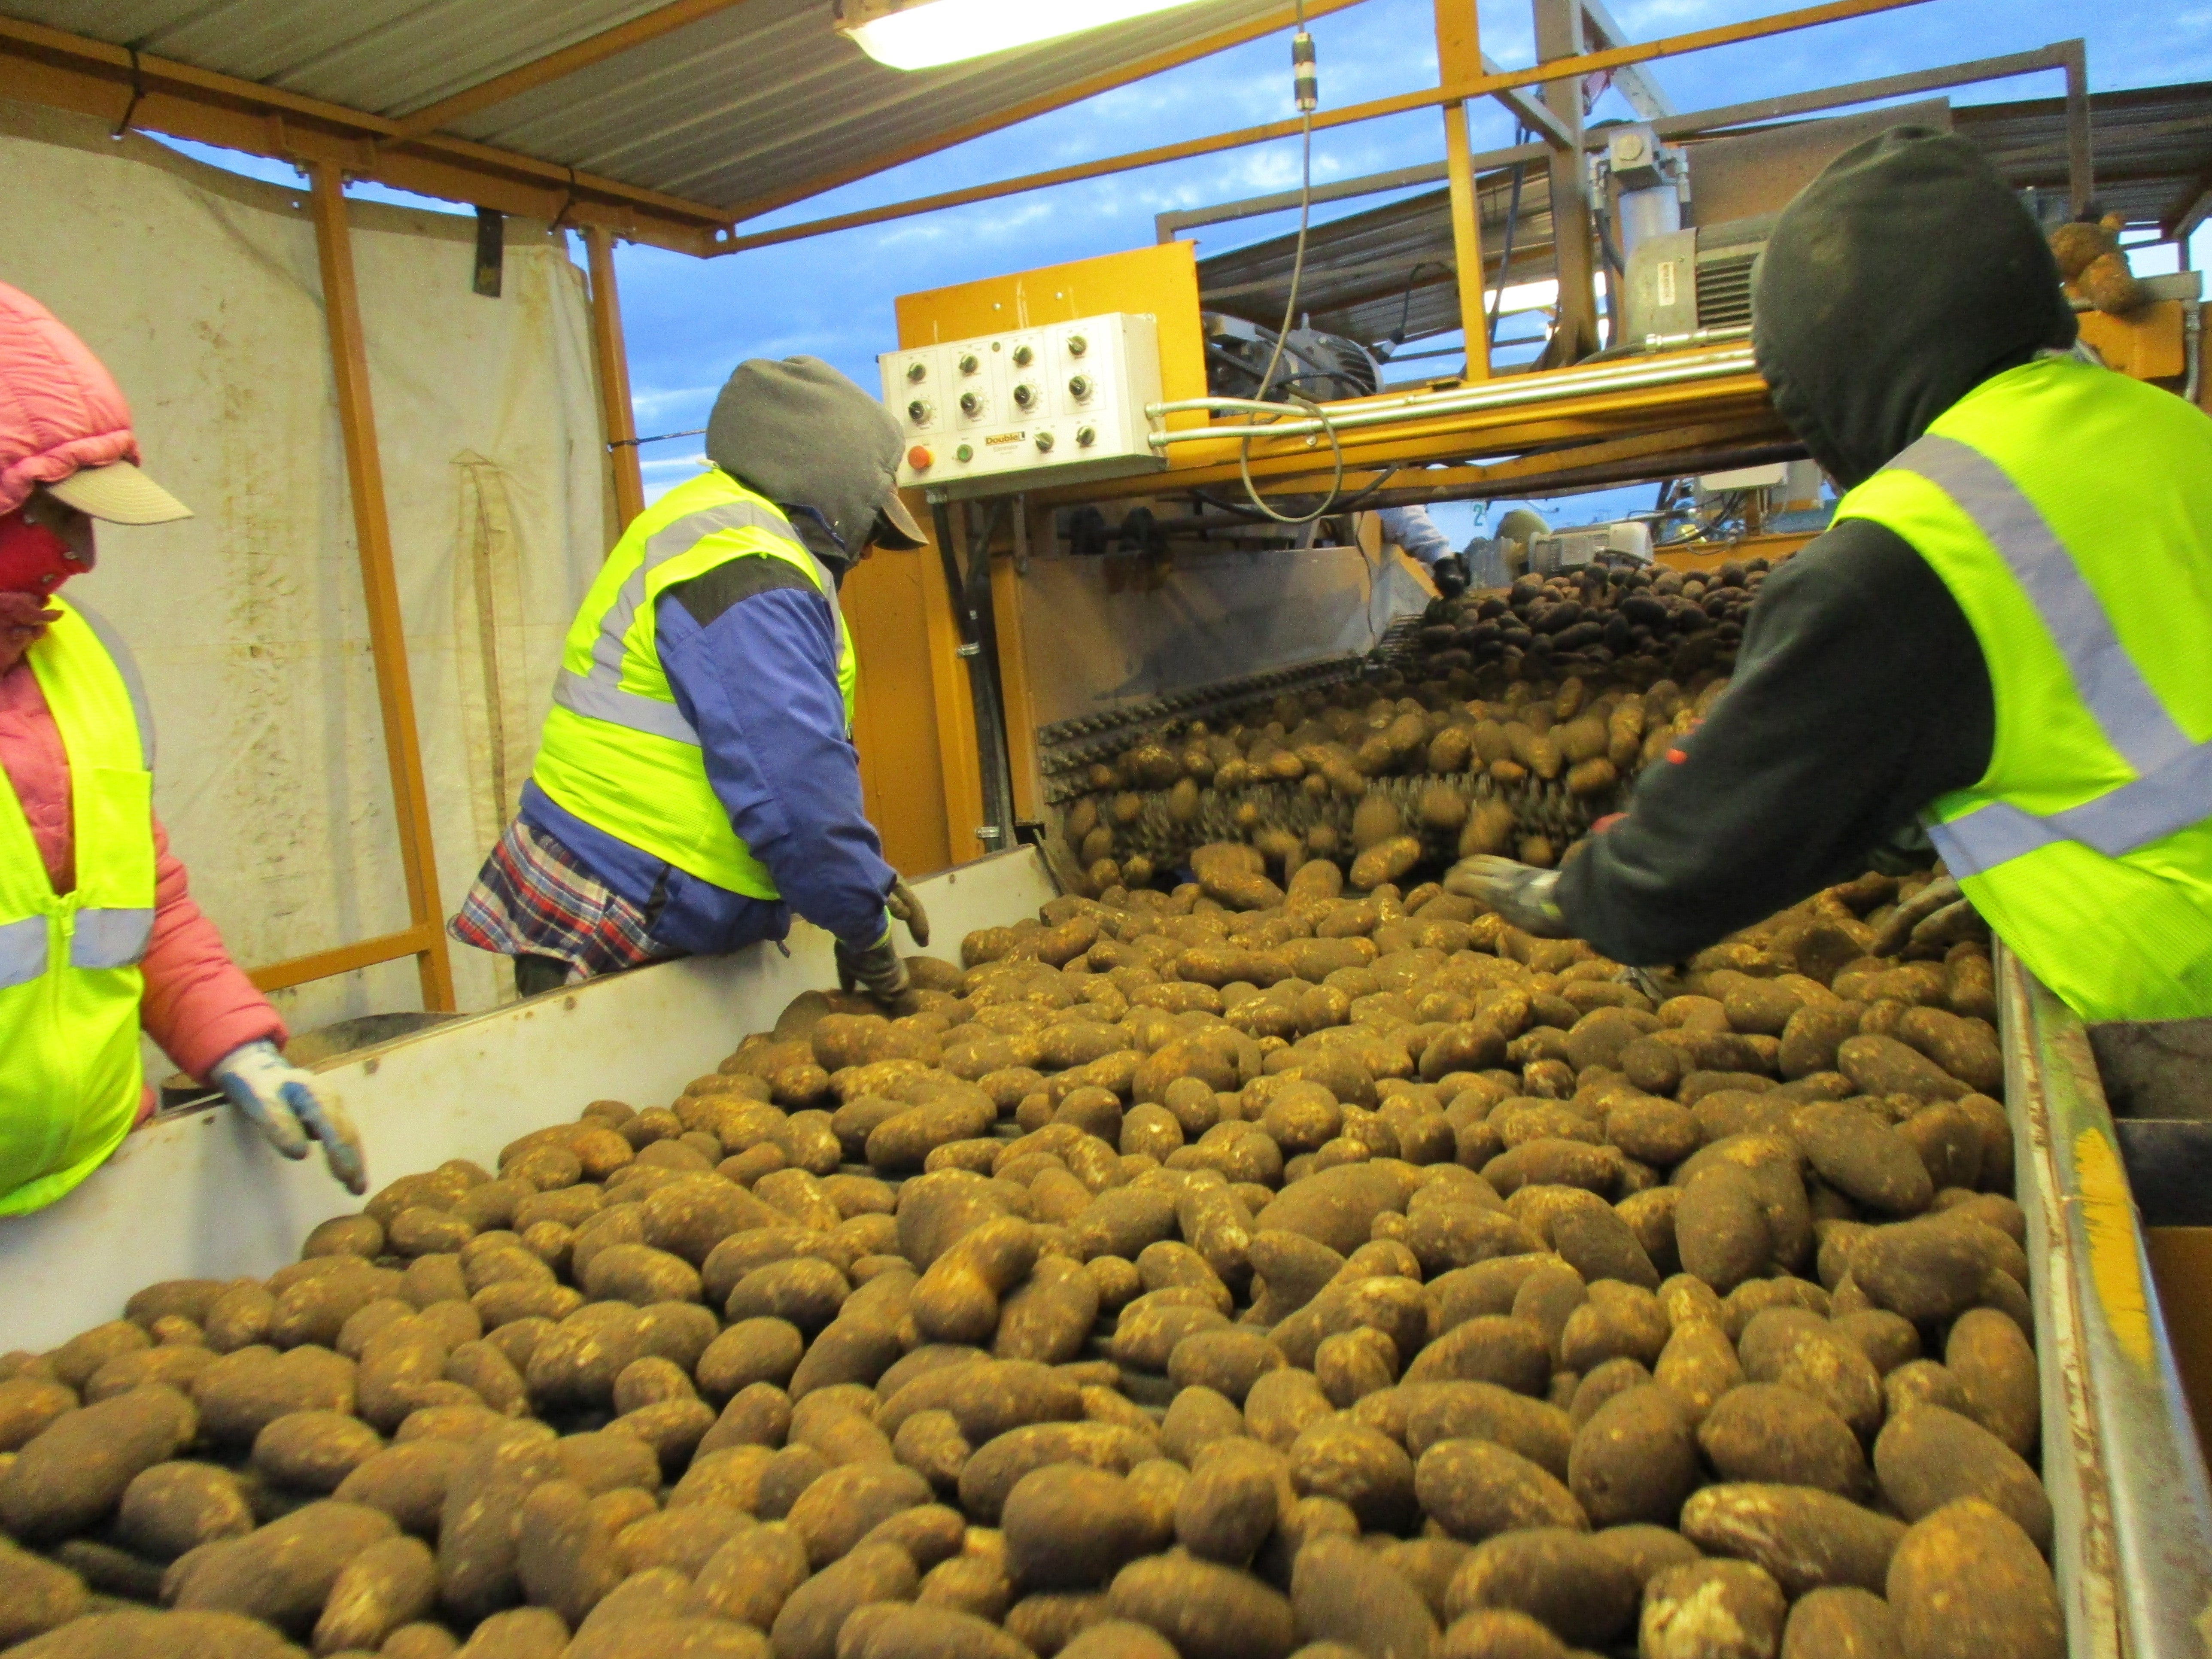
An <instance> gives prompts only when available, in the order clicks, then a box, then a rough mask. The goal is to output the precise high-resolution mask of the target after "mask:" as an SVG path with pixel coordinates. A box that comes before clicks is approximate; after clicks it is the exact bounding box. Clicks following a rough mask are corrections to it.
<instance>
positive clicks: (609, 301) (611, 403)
mask: <svg viewBox="0 0 2212 1659" xmlns="http://www.w3.org/2000/svg"><path fill="white" fill-rule="evenodd" d="M584 247H585V250H586V252H587V253H588V254H589V255H590V258H591V262H592V356H594V357H595V358H597V359H598V360H599V409H600V411H601V413H602V415H603V416H604V417H605V421H606V428H607V445H608V449H607V457H608V460H609V462H610V464H611V467H612V470H613V472H614V484H615V521H616V526H617V532H619V531H621V530H626V529H628V528H629V521H630V520H632V519H635V517H637V515H638V514H639V513H642V512H644V511H645V473H644V471H643V469H642V468H641V465H639V462H638V459H637V416H636V413H635V410H633V409H632V407H631V405H630V397H629V347H628V346H627V345H625V344H624V343H623V325H622V296H621V294H620V293H619V291H618V290H617V289H616V286H615V238H614V233H613V232H612V231H611V230H609V229H608V228H606V227H605V225H586V226H585V227H584Z"/></svg>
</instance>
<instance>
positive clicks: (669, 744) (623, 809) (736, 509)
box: [531, 467, 860, 899]
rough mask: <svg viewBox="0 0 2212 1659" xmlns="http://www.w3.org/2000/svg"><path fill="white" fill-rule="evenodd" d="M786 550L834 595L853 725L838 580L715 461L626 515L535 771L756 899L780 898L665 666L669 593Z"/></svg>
mask: <svg viewBox="0 0 2212 1659" xmlns="http://www.w3.org/2000/svg"><path fill="white" fill-rule="evenodd" d="M744 558H768V559H781V561H783V562H785V563H786V564H787V565H789V566H790V567H791V568H793V569H794V570H797V571H798V572H799V573H800V574H802V575H804V576H805V578H806V579H807V580H809V581H810V582H811V583H812V584H813V585H814V586H815V587H816V588H817V590H818V591H819V592H821V594H822V596H823V598H824V599H827V600H829V618H830V623H831V626H832V627H834V628H835V629H836V637H837V689H838V690H839V692H840V693H841V694H842V696H843V698H844V702H845V725H846V729H847V730H848V732H849V731H850V730H851V727H852V724H853V696H854V688H855V687H856V686H857V685H858V684H859V679H860V665H859V659H858V657H857V656H856V654H855V653H854V649H853V636H852V634H851V632H850V630H849V629H847V628H846V626H845V619H844V616H843V613H842V611H839V610H838V608H837V584H836V581H835V580H832V578H831V576H830V574H829V571H828V569H827V568H824V567H823V563H822V562H821V561H820V560H819V559H817V558H816V557H815V556H814V555H813V553H812V552H811V551H810V550H808V548H807V547H806V545H805V544H804V543H803V542H801V541H800V540H799V538H798V536H797V535H796V534H795V533H794V532H793V530H792V528H791V523H790V520H787V519H786V518H785V517H784V516H783V514H782V513H780V512H778V511H777V510H776V509H775V507H774V506H773V505H772V504H771V503H769V501H766V500H764V499H763V498H762V497H761V496H759V495H755V494H754V493H753V492H752V491H751V490H750V489H746V488H745V487H744V485H743V484H741V483H738V481H737V480H736V479H735V478H732V477H731V476H730V475H729V474H728V473H726V472H725V471H721V469H720V468H719V467H716V468H712V469H710V470H709V471H706V472H702V473H701V474H700V475H699V476H698V477H696V478H693V479H690V480H689V481H688V482H686V483H681V484H678V486H677V487H676V488H675V489H671V490H670V491H669V492H668V493H667V494H666V495H663V496H662V497H661V498H660V499H659V501H655V502H654V503H653V505H652V506H651V507H647V509H646V510H645V511H644V512H643V513H640V514H639V515H638V516H637V517H636V518H635V519H634V520H631V521H630V526H629V529H628V530H627V531H625V532H623V538H622V539H621V540H620V541H619V542H617V544H615V550H614V551H613V552H612V553H611V554H609V555H608V556H607V562H606V563H605V565H604V566H602V567H601V568H600V571H599V577H598V579H597V580H595V581H593V582H592V589H591V592H589V593H587V594H586V595H585V597H584V603H583V605H582V606H581V607H580V609H579V610H578V611H577V612H576V619H575V621H574V623H571V624H570V625H569V628H568V639H567V641H566V642H565V644H564V645H563V646H562V652H561V671H560V675H559V678H557V679H556V682H555V684H554V690H553V708H552V709H551V710H550V712H549V713H548V714H547V715H546V718H545V733H544V738H543V740H542V741H541V743H540V744H539V746H538V761H537V763H536V765H535V766H534V767H533V768H532V773H531V775H532V777H533V778H535V779H536V781H537V783H538V787H539V788H541V789H543V790H544V792H545V793H547V794H548V795H549V796H550V797H551V798H552V799H554V800H555V801H556V802H558V803H559V804H560V805H562V806H563V807H565V808H566V809H567V810H568V811H571V812H574V814H575V815H576V816H577V817H580V818H581V819H583V820H584V822H585V823H589V824H592V825H595V826H596V827H598V828H599V829H604V830H605V831H606V832H607V833H608V834H609V835H611V836H615V837H617V839H618V840H621V841H625V842H629V844H630V845H631V846H633V847H640V848H644V849H645V850H646V851H647V852H649V853H651V854H654V855H655V856H656V857H658V858H660V859H664V860H666V861H667V862H668V863H670V864H672V865H674V866H676V867H677V868H678V869H679V870H684V871H688V872H690V873H691V874H692V875H695V876H696V877H698V878H700V879H701V880H702V881H709V882H712V883H714V885H716V886H717V887H724V888H727V889H729V890H731V891H732V892H738V893H743V894H745V895H746V896H749V897H751V898H758V899H774V898H775V897H777V896H778V894H777V892H776V887H775V881H774V879H773V878H771V877H770V876H769V872H768V867H767V866H765V865H763V863H762V862H761V861H760V860H758V859H757V858H755V857H754V856H753V854H752V849H751V848H749V847H747V846H746V845H745V843H744V841H742V840H741V839H740V838H739V837H738V833H737V831H736V830H735V829H732V827H731V824H730V815H729V812H728V811H727V810H726V808H725V807H724V806H723V805H722V803H721V800H720V798H719V797H718V796H716V794H715V793H714V785H713V784H712V783H711V782H710V781H709V780H708V776H707V762H706V755H705V751H704V750H702V748H701V746H700V742H699V734H698V733H697V732H695V731H693V730H692V729H691V723H690V721H689V720H686V719H684V713H683V711H682V710H681V709H680V708H678V707H677V704H676V695H675V693H674V692H673V691H672V690H671V689H670V688H669V684H668V676H667V674H666V672H665V671H664V670H663V669H662V667H661V665H660V653H659V641H658V636H657V634H656V631H655V628H654V617H655V615H656V613H657V611H658V610H659V599H660V595H661V594H662V593H663V592H665V591H666V590H667V589H669V588H671V587H673V586H676V585H678V583H681V582H687V581H690V580H692V579H693V578H694V577H697V576H702V575H704V574H707V572H708V571H710V570H712V569H714V568H715V567H716V566H717V565H720V564H725V563H726V562H729V561H730V560H732V559H744Z"/></svg>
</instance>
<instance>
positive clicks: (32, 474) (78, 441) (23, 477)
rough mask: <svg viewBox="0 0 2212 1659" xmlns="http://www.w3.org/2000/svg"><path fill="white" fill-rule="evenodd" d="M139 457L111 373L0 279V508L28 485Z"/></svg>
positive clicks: (16, 502) (6, 509)
mask: <svg viewBox="0 0 2212 1659" xmlns="http://www.w3.org/2000/svg"><path fill="white" fill-rule="evenodd" d="M137 459H138V441H137V439H136V438H135V437H133V436H132V435H131V405H130V404H128V403H126V402H125V401H124V397H123V392H122V389H121V388H120V387H118V386H117V385H116V384H115V377H114V376H113V375H112V374H109V373H108V372H107V370H106V368H105V367H104V366H103V365H102V364H101V362H100V359H99V358H97V357H95V356H93V355H92V353H91V351H90V350H89V349H88V348H87V347H86V345H85V343H84V342H83V341H82V340H80V339H78V338H77V337H76V335H74V334H72V333H70V331H69V330H68V329H67V328H66V327H64V325H62V322H61V320H60V319H58V318H57V317H56V316H55V315H54V314H53V313H52V312H51V311H48V310H47V309H46V307H44V306H42V305H40V303H39V302H38V301H36V300H33V298H32V297H31V296H30V295H27V294H26V293H24V292H23V291H22V290H21V289H15V288H10V287H9V286H8V285H7V284H6V283H0V513H12V512H14V511H15V509H16V508H17V507H21V506H22V504H23V503H24V502H25V501H28V500H29V499H30V495H31V490H32V488H33V486H34V485H37V484H42V483H54V482H56V481H57V480H58V479H62V478H66V477H69V476H70V474H71V473H73V472H75V471H77V470H78V469H79V468H84V467H100V466H107V465H111V464H112V463H114V462H116V461H130V462H133V463H135V462H136V461H137Z"/></svg>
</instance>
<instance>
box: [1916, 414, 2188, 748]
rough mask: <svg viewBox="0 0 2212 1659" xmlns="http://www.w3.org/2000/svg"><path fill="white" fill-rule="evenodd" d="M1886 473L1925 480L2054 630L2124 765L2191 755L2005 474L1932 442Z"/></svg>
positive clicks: (1962, 448)
mask: <svg viewBox="0 0 2212 1659" xmlns="http://www.w3.org/2000/svg"><path fill="white" fill-rule="evenodd" d="M1889 465H1890V466H1891V467H1892V468H1893V469H1894V470H1896V471H1902V472H1913V473H1917V474H1918V475H1919V476H1920V477H1923V478H1925V479H1927V480H1928V482H1929V483H1932V484H1934V485H1935V486H1936V488H1937V489H1941V490H1942V492H1943V493H1944V494H1945V495H1948V496H1949V497H1950V498H1951V499H1952V500H1953V501H1955V502H1956V503H1958V506H1959V510H1960V512H1962V513H1965V514H1966V516H1967V517H1968V518H1969V519H1971V520H1973V523H1974V527H1975V528H1976V529H1977V530H1978V531H1980V532H1982V534H1983V535H1984V536H1985V537H1986V538H1988V539H1989V542H1990V545H1991V546H1992V547H1994V548H1996V550H1997V556H1999V557H2000V558H2002V560H2003V561H2004V562H2005V565H2006V567H2007V568H2008V569H2010V570H2011V572H2012V574H2013V578H2014V580H2016V581H2017V582H2019V583H2020V585H2021V588H2022V589H2023V590H2024V591H2025V592H2027V598H2028V602H2029V603H2030V604H2032V605H2034V607H2035V613H2036V615H2037V616H2039V617H2041V618H2042V619H2043V625H2044V627H2045V628H2046V629H2049V630H2050V631H2051V639H2052V641H2054V642H2055V643H2056V644H2057V647H2058V649H2059V653H2060V654H2061V655H2063V657H2064V658H2065V659H2066V666H2067V669H2068V671H2069V672H2070V673H2071V674H2072V675H2073V677H2074V687H2075V690H2076V691H2077V692H2078V693H2079V694H2080V696H2081V701H2082V702H2083V703H2084V704H2086V705H2087V708H2088V710H2089V712H2090V714H2093V715H2094V716H2095V717H2096V721H2097V724H2098V725H2099V726H2101V727H2103V728H2104V732H2105V737H2106V740H2107V741H2108V742H2110V743H2111V744H2112V747H2113V748H2115V749H2117V750H2119V751H2120V753H2121V754H2123V755H2124V756H2125V757H2127V761H2128V764H2129V765H2130V766H2132V767H2133V768H2135V769H2136V771H2137V772H2146V773H2147V772H2154V771H2155V770H2157V769H2159V768H2160V767H2161V766H2163V765H2165V764H2166V763H2167V762H2168V761H2171V760H2173V759H2175V758H2177V757H2179V756H2180V755H2181V754H2182V753H2183V752H2184V751H2185V750H2187V749H2188V748H2189V747H2190V743H2189V735H2188V733H2186V732H2184V731H2183V730H2182V729H2181V727H2180V726H2179V725H2177V724H2176V723H2175V721H2174V719H2173V716H2172V715H2171V714H2167V713H2166V705H2165V704H2163V703H2161V702H2160V701H2159V700H2158V694H2157V693H2156V692H2154V691H2153V690H2151V689H2150V687H2149V685H2148V684H2147V683H2146V682H2145V681H2144V679H2143V677H2142V674H2141V673H2140V672H2139V671H2137V670H2136V665H2135V663H2134V661H2133V660H2132V659H2130V657H2129V655H2128V653H2127V651H2126V649H2125V647H2123V646H2122V645H2121V644H2120V641H2119V636H2118V635H2117V634H2115V633H2113V631H2112V618H2111V617H2107V616H2106V614H2105V607H2104V606H2103V605H2101V604H2100V603H2099V602H2098V599H2097V596H2096V594H2095V593H2094V592H2092V591H2091V589H2090V587H2089V584H2088V583H2087V582H2086V581H2084V580H2081V569H2080V568H2079V567H2078V566H2076V565H2075V562H2074V560H2073V557H2072V556H2071V555H2069V553H2068V552H2067V551H2066V549H2065V548H2064V547H2063V545H2062V544H2060V542H2059V540H2058V538H2057V536H2055V535H2053V534H2052V533H2051V526H2050V525H2048V524H2047V523H2045V521H2044V517H2043V514H2042V513H2040V512H2039V511H2038V510H2037V508H2036V505H2035V503H2034V502H2033V501H2030V500H2028V498H2027V496H2026V495H2023V494H2022V493H2021V489H2020V487H2019V486H2018V485H2017V484H2015V483H2013V481H2012V480H2011V479H2010V478H2008V477H2006V476H2005V474H2004V471H2003V469H2002V468H2001V467H1999V466H1998V465H1996V462H1994V461H1992V460H1990V459H1989V457H1987V456H1986V455H1984V454H1983V453H1981V452H1980V451H1978V450H1976V449H1973V448H1971V447H1968V446H1967V445H1966V444H1962V443H1960V442H1959V441H1958V440H1956V439H1955V438H1939V437H1936V436H1935V435H1932V434H1931V435H1929V436H1927V437H1924V438H1923V439H1921V440H1920V441H1919V442H1917V443H1916V444H1914V445H1912V446H1911V447H1910V448H1908V449H1906V450H1905V453H1903V454H1901V455H1899V457H1898V458H1897V459H1895V460H1893V461H1892V462H1891V463H1890V464H1889Z"/></svg>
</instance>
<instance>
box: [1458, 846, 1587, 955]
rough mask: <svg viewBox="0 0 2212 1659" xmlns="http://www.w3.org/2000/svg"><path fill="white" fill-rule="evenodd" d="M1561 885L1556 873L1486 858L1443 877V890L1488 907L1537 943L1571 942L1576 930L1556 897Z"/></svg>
mask: <svg viewBox="0 0 2212 1659" xmlns="http://www.w3.org/2000/svg"><path fill="white" fill-rule="evenodd" d="M1558 886H1559V872H1558V871H1556V870H1539V869H1537V868H1536V867H1535V866H1534V865H1532V864H1516V863H1515V862H1514V861H1513V860H1511V859H1501V858H1494V857H1491V856H1488V855H1484V856H1482V857H1479V858H1471V859H1462V860H1460V861H1459V862H1458V863H1457V864H1455V865H1454V866H1452V867H1451V872H1450V873H1449V874H1448V875H1447V876H1445V877H1444V888H1445V890H1447V891H1449V892H1454V893H1457V894H1458V895H1459V896H1461V897H1462V898H1471V899H1473V900H1474V902H1476V903H1478V904H1483V905H1487V906H1488V907H1489V908H1491V909H1492V910H1495V911H1496V912H1498V915H1501V916H1504V918H1505V920H1506V921H1510V922H1511V923H1512V924H1513V925H1514V926H1515V927H1518V928H1519V929H1520V930H1521V931H1522V933H1533V934H1534V935H1535V936H1536V937H1537V938H1538V939H1572V938H1573V937H1574V930H1573V929H1572V928H1571V927H1568V926H1567V921H1566V918H1565V916H1563V915H1560V914H1559V902H1558V901H1557V900H1556V899H1554V898H1553V890H1554V889H1556V888H1557V887H1558Z"/></svg>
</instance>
